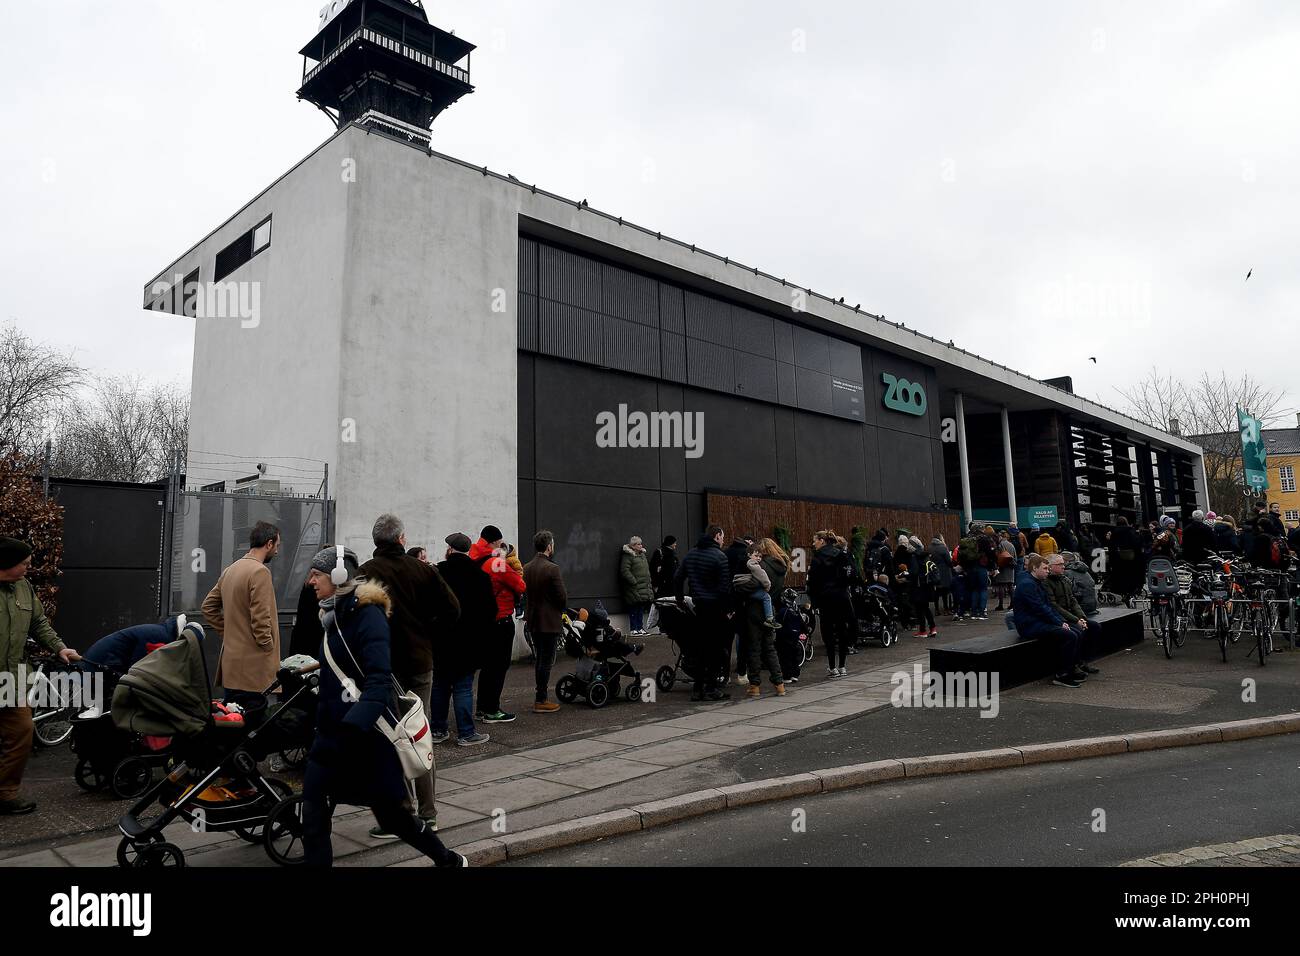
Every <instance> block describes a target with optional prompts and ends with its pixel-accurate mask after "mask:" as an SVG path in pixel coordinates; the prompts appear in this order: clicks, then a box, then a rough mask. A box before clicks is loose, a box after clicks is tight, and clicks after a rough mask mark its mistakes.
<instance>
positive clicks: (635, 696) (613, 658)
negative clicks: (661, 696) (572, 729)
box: [555, 607, 645, 710]
mask: <svg viewBox="0 0 1300 956" xmlns="http://www.w3.org/2000/svg"><path fill="white" fill-rule="evenodd" d="M563 621H564V650H565V653H567V654H568V655H569V656H570V657H575V658H577V659H578V664H577V667H576V668H575V670H574V673H572V674H569V675H567V676H565V677H562V678H560V681H559V683H558V684H556V685H555V696H556V697H558V698H559V699H560V702H561V703H564V704H572V703H573V702H574V701H575V700H577V699H578V698H579V697H582V698H585V699H586V701H587V703H588V704H589V705H591V707H592V709H594V710H599V709H600V708H602V707H604V706H605V705H606V704H608V703H609V702H610V701H611V700H612V699H614V698H615V697H617V696H618V695H619V692H620V690H621V689H622V681H623V680H625V679H626V680H628V681H629V683H628V685H627V689H626V694H627V699H628V701H629V702H632V703H635V702H636V701H639V700H640V699H641V674H640V673H639V672H637V671H636V670H635V669H634V668H633V667H632V665H631V664H630V663H629V662H628V660H627V659H628V658H629V657H639V656H640V655H641V652H642V651H644V650H645V645H643V644H628V643H627V642H626V641H624V640H623V635H622V634H621V633H619V631H618V629H617V628H615V627H614V626H613V625H612V624H610V623H609V615H608V614H607V613H605V610H604V608H601V607H597V608H596V610H594V611H586V610H582V611H569V612H567V613H566V614H565V615H564V618H563Z"/></svg>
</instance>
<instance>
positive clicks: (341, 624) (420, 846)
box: [303, 545, 469, 867]
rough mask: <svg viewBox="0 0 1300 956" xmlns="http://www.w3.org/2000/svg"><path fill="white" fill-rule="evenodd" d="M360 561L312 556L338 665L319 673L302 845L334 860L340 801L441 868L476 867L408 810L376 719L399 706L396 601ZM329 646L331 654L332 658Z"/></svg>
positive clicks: (325, 860)
mask: <svg viewBox="0 0 1300 956" xmlns="http://www.w3.org/2000/svg"><path fill="white" fill-rule="evenodd" d="M358 567H359V564H358V562H357V556H356V555H355V554H353V553H352V552H351V551H349V550H347V549H346V548H344V547H343V546H342V545H339V546H337V547H335V548H327V549H326V550H324V551H321V552H320V553H319V554H317V555H316V557H315V558H313V559H312V563H311V573H310V575H309V576H308V578H307V581H308V583H309V584H310V585H311V586H312V587H313V588H315V590H316V596H317V597H318V598H319V599H320V607H321V623H322V624H323V625H324V629H325V642H326V648H323V649H322V655H318V656H320V657H321V659H328V658H330V657H332V658H333V661H334V663H335V664H336V665H337V667H338V671H339V672H341V673H339V672H336V671H335V668H334V667H333V666H331V667H323V668H321V672H320V702H319V704H318V706H317V716H316V742H315V743H314V744H313V745H312V749H311V754H310V755H309V756H308V759H307V772H306V776H305V782H304V784H303V848H304V850H305V851H306V857H307V859H306V863H307V865H308V866H320V867H327V866H330V865H332V863H333V861H334V854H333V848H332V846H331V843H330V831H331V818H332V817H333V814H334V807H335V806H336V805H337V804H339V803H343V804H347V805H349V806H359V807H369V808H370V809H371V811H372V812H373V813H374V815H375V820H376V822H378V824H379V826H380V827H382V828H383V829H384V830H385V831H386V832H388V833H392V834H394V835H395V836H397V837H399V838H400V839H402V840H404V841H406V842H407V843H409V844H410V845H411V846H413V847H415V848H416V849H417V850H419V851H420V852H422V853H424V855H425V856H427V857H429V858H430V859H432V860H433V861H434V862H435V863H436V864H437V865H438V866H439V867H465V866H469V861H467V860H466V859H465V858H464V857H463V856H460V855H459V854H457V853H453V852H452V851H451V850H449V849H447V848H446V847H445V846H443V844H442V841H441V840H439V839H438V837H437V835H436V834H435V833H434V831H433V828H432V827H430V826H429V825H428V824H427V823H425V822H424V821H422V820H419V819H417V818H416V817H415V815H414V814H412V813H411V811H409V810H407V809H406V808H405V807H404V806H403V800H405V799H406V798H407V797H408V791H407V783H406V775H405V773H403V771H402V765H401V763H400V761H399V759H398V756H397V751H396V750H394V749H393V745H392V744H391V743H390V742H389V741H388V740H387V739H386V738H385V737H384V736H383V735H382V734H381V733H380V732H379V731H378V730H376V729H375V722H376V721H377V720H378V719H379V718H380V717H381V716H382V715H384V714H385V713H387V712H389V711H391V710H392V709H393V708H394V703H393V695H394V690H393V686H394V685H393V672H392V665H391V663H390V659H389V633H388V616H389V614H390V613H391V609H392V606H391V603H390V601H389V598H388V593H387V592H386V591H385V590H384V589H383V587H381V586H380V585H378V584H376V583H373V582H370V581H367V580H366V579H365V578H360V577H358V576H357V569H358ZM325 649H328V655H325Z"/></svg>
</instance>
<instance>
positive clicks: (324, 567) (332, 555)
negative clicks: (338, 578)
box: [311, 546, 361, 580]
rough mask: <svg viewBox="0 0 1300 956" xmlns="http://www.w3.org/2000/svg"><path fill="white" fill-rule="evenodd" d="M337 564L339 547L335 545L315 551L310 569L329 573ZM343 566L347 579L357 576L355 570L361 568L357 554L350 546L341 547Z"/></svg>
mask: <svg viewBox="0 0 1300 956" xmlns="http://www.w3.org/2000/svg"><path fill="white" fill-rule="evenodd" d="M338 564H339V549H338V547H337V546H335V547H333V548H326V549H324V550H323V551H318V552H316V557H314V558H312V559H311V566H312V570H314V571H319V572H320V573H321V574H331V573H333V571H334V569H335V568H336V567H338ZM343 566H344V567H345V568H347V569H348V579H349V580H351V579H352V578H354V577H356V576H357V571H358V570H360V568H361V562H360V561H358V560H357V554H356V552H355V551H353V550H352V549H351V548H344V549H343Z"/></svg>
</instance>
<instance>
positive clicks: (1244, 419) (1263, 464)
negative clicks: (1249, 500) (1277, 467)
mask: <svg viewBox="0 0 1300 956" xmlns="http://www.w3.org/2000/svg"><path fill="white" fill-rule="evenodd" d="M1237 423H1238V425H1240V426H1241V470H1242V480H1243V481H1244V482H1245V485H1246V487H1247V488H1249V489H1250V490H1251V491H1268V447H1267V446H1266V445H1265V444H1264V428H1263V425H1262V424H1261V423H1260V421H1259V419H1258V418H1254V417H1252V416H1251V415H1250V413H1249V412H1243V411H1242V410H1241V409H1240V408H1239V409H1237Z"/></svg>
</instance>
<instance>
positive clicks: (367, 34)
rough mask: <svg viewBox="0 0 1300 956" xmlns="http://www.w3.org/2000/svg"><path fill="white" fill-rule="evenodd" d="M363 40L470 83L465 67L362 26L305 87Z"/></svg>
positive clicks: (316, 69)
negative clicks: (346, 51)
mask: <svg viewBox="0 0 1300 956" xmlns="http://www.w3.org/2000/svg"><path fill="white" fill-rule="evenodd" d="M362 40H364V41H366V42H367V43H373V44H375V45H376V46H380V47H383V48H384V49H385V50H389V51H391V52H393V53H396V54H397V55H398V56H402V57H405V58H407V59H408V60H411V61H413V62H415V63H419V64H420V65H421V66H424V67H427V68H429V69H432V70H437V71H438V72H439V73H442V74H444V75H445V76H449V77H451V78H452V79H454V80H459V81H460V82H462V83H465V84H467V85H468V83H469V70H467V69H465V68H464V67H459V66H455V65H453V64H451V63H448V62H446V61H445V60H440V59H438V58H437V57H436V56H434V55H432V54H430V53H425V52H424V51H423V50H416V49H414V48H412V47H409V46H407V45H406V44H405V43H403V42H401V41H400V40H394V39H393V38H392V37H388V36H384V35H383V34H382V33H380V32H378V31H377V30H372V29H370V27H365V26H362V27H358V28H357V29H355V30H353V31H352V32H351V33H350V34H348V36H347V38H346V39H344V40H343V42H342V43H340V44H339V45H338V46H337V47H336V48H335V49H333V50H332V51H330V52H329V53H328V54H326V56H325V58H324V59H323V60H321V61H320V62H319V63H317V64H316V65H315V66H314V67H312V68H311V69H310V70H309V71H307V75H306V76H305V77H304V78H303V85H304V86H305V85H307V84H308V83H310V82H311V81H312V80H313V79H315V77H316V75H317V74H319V73H320V72H321V70H323V69H325V68H326V67H327V66H329V65H330V64H331V63H333V62H334V61H335V60H336V59H338V57H339V56H340V55H341V54H342V53H343V52H344V51H345V50H347V49H348V48H349V47H351V46H352V45H354V44H356V43H359V42H361V41H362Z"/></svg>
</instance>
